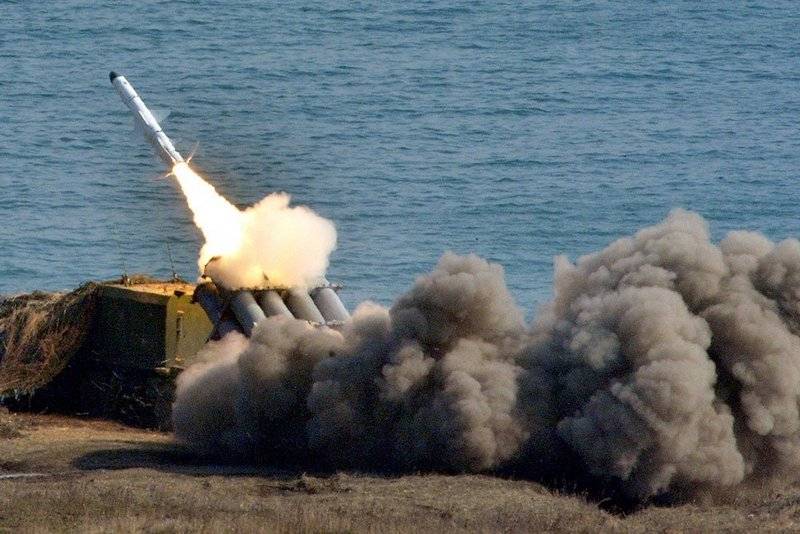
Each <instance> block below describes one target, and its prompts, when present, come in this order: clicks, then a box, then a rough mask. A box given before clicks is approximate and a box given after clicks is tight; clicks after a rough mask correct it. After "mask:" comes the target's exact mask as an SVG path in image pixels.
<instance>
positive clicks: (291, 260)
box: [172, 163, 336, 289]
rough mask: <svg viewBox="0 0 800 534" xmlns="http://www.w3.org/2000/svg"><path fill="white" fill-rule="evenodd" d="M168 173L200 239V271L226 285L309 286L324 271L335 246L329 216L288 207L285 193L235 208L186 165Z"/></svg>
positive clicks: (332, 227) (233, 286)
mask: <svg viewBox="0 0 800 534" xmlns="http://www.w3.org/2000/svg"><path fill="white" fill-rule="evenodd" d="M172 172H173V174H174V175H175V176H176V178H177V179H178V183H179V185H180V187H181V190H182V191H183V193H184V195H185V196H186V200H187V202H188V204H189V208H190V209H191V210H192V213H193V215H194V222H195V224H196V225H197V227H198V228H200V230H201V231H202V232H203V237H204V238H205V244H204V245H203V248H202V249H201V251H200V259H199V261H198V263H199V267H200V272H205V274H207V275H209V276H210V277H211V278H213V279H214V281H215V282H217V283H219V284H222V285H223V286H225V287H227V288H229V289H236V288H241V287H247V288H252V287H262V286H264V285H265V283H268V284H269V285H276V286H287V287H295V286H313V285H314V284H316V283H317V282H318V281H319V279H320V278H321V277H322V276H324V274H325V271H326V270H327V268H328V257H329V256H330V253H331V252H332V251H333V249H334V248H335V247H336V229H335V228H334V226H333V223H331V222H330V221H329V220H327V219H324V218H322V217H320V216H319V215H317V214H316V213H314V212H313V211H312V210H310V209H309V208H306V207H304V206H289V201H290V200H291V197H290V196H289V195H287V194H285V193H275V194H272V195H269V196H267V197H266V198H264V199H263V200H261V201H260V202H258V203H257V204H255V205H253V206H251V207H249V208H247V209H245V210H239V209H238V208H237V207H236V206H234V205H233V204H231V203H230V202H228V201H227V200H226V199H225V198H224V197H223V196H222V195H220V194H219V193H217V191H216V190H215V189H214V187H213V186H212V185H211V184H209V183H208V182H206V181H205V180H203V178H202V177H201V176H200V175H198V174H197V173H196V172H194V171H193V170H192V169H191V167H189V166H188V165H187V164H185V163H179V164H177V165H175V167H174V168H173V171H172ZM212 260H213V261H212Z"/></svg>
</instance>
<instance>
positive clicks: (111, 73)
mask: <svg viewBox="0 0 800 534" xmlns="http://www.w3.org/2000/svg"><path fill="white" fill-rule="evenodd" d="M117 76H119V74H117V73H116V72H114V71H113V70H112V71H111V72H109V73H108V79H109V80H111V83H114V78H116V77H117Z"/></svg>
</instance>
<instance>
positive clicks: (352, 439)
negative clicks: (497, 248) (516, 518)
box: [174, 210, 800, 498]
mask: <svg viewBox="0 0 800 534" xmlns="http://www.w3.org/2000/svg"><path fill="white" fill-rule="evenodd" d="M798 334H800V242H798V241H797V240H787V241H784V242H782V243H780V244H777V245H776V244H774V243H772V242H770V241H769V240H767V239H766V238H764V237H763V236H759V235H757V234H753V233H748V232H733V233H731V234H729V235H728V236H727V237H726V238H725V239H724V240H723V241H722V242H721V243H720V244H719V245H715V244H714V243H712V242H711V240H710V236H709V232H708V228H707V225H706V223H705V221H704V220H703V219H702V218H701V217H700V216H698V215H696V214H693V213H689V212H685V211H682V210H676V211H674V212H672V213H671V214H670V215H669V216H668V217H667V219H666V220H664V221H663V222H661V223H659V224H657V225H655V226H653V227H650V228H645V229H643V230H641V231H640V232H638V233H637V234H636V235H634V236H631V237H627V238H623V239H620V240H618V241H616V242H614V243H612V244H610V245H609V246H608V247H606V248H605V249H603V250H601V251H599V252H597V253H594V254H590V255H587V256H585V257H582V258H580V259H578V261H577V262H576V263H575V264H572V263H570V262H569V261H568V260H566V259H565V258H558V259H557V261H556V273H555V287H554V297H553V299H552V301H551V302H549V303H548V304H547V305H546V306H544V307H543V308H542V309H541V310H540V311H539V313H538V316H537V318H536V320H535V321H534V323H533V324H532V325H530V326H526V325H525V324H524V322H523V319H522V313H521V312H520V310H519V309H518V308H517V306H516V305H515V304H514V302H513V299H512V298H511V296H510V294H509V292H508V290H507V288H506V286H505V283H504V278H503V272H502V268H501V267H499V266H497V265H493V264H490V263H487V262H485V261H484V260H481V259H480V258H477V257H475V256H467V257H460V256H455V255H452V254H446V255H445V256H444V257H443V258H442V259H441V261H440V262H439V265H438V266H437V267H436V269H435V270H434V271H433V272H432V273H431V274H429V275H426V276H423V277H420V278H419V279H418V280H417V282H416V283H415V284H414V286H413V287H412V288H411V289H410V290H409V291H408V292H407V293H406V294H405V295H403V296H401V297H400V298H399V299H398V300H397V302H396V303H395V304H394V306H392V307H391V308H390V309H385V308H382V307H380V306H378V305H375V304H371V303H365V304H362V305H361V306H360V307H359V308H358V309H357V310H356V312H355V313H354V316H353V319H352V321H351V322H349V323H348V324H347V325H345V326H344V327H343V329H342V330H341V331H340V332H335V331H332V330H329V329H325V328H321V329H320V328H313V327H310V326H308V325H307V324H305V323H302V322H299V321H294V320H286V319H283V318H270V319H267V320H265V321H262V323H260V324H259V325H258V326H257V328H256V332H255V333H254V336H253V338H252V339H251V340H250V341H249V342H247V343H245V345H246V346H245V347H244V348H242V347H241V345H239V343H240V342H241V340H236V339H234V340H232V341H230V343H232V344H236V345H237V346H235V347H232V348H231V347H226V346H225V345H224V344H225V343H229V341H228V340H224V341H223V345H217V346H215V347H211V348H209V352H210V353H215V354H216V356H214V357H211V359H210V360H208V361H207V362H206V363H202V364H198V365H197V366H193V367H191V368H190V369H189V370H187V371H186V373H185V374H184V375H182V377H181V379H180V381H179V384H178V386H179V387H178V393H177V400H176V404H175V408H174V422H175V430H176V434H177V436H178V437H179V438H180V439H182V440H184V441H186V442H187V443H190V444H192V445H194V446H196V447H197V448H198V449H203V450H218V451H221V452H222V453H223V454H232V455H237V456H241V455H249V456H256V457H259V458H262V459H272V460H275V459H281V460H291V461H302V460H304V459H308V458H313V459H314V460H315V461H323V462H326V463H328V464H329V465H331V466H334V467H340V468H344V467H367V468H380V469H386V468H390V469H398V470H416V469H440V470H452V471H486V470H494V469H500V468H504V467H507V466H514V467H515V468H517V469H518V470H522V471H529V472H542V471H550V472H559V471H562V472H564V473H565V475H566V474H569V476H577V477H589V478H591V477H594V478H596V479H597V480H608V481H614V482H615V484H617V485H619V486H620V487H622V488H623V489H624V491H626V492H627V493H628V494H629V495H631V496H635V497H638V498H646V497H647V496H650V495H654V494H657V493H660V492H664V491H669V490H673V489H677V488H698V487H712V488H713V487H723V486H731V485H734V484H737V483H739V482H741V481H743V480H746V479H747V478H748V477H751V478H752V477H761V476H773V475H775V474H778V473H781V474H782V476H786V475H787V473H788V474H789V476H792V475H791V474H792V473H794V472H796V468H797V467H798V464H800V409H799V407H800V337H798ZM237 351H238V353H237ZM214 358H216V359H214ZM223 390H224V393H222V391H223ZM565 465H570V466H572V468H571V469H569V470H565V468H564V466H565Z"/></svg>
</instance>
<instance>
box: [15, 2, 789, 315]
mask: <svg viewBox="0 0 800 534" xmlns="http://www.w3.org/2000/svg"><path fill="white" fill-rule="evenodd" d="M130 4H132V5H125V6H120V5H117V3H111V2H104V3H100V2H90V1H82V2H77V1H66V0H65V1H59V2H44V1H36V0H30V1H28V0H25V1H18V2H16V1H11V2H9V1H8V0H0V125H2V129H1V131H2V133H0V186H1V187H0V221H2V224H0V291H1V292H16V291H23V290H30V289H34V288H42V289H62V288H69V287H72V286H74V285H76V284H78V283H80V282H82V281H85V280H88V279H98V278H105V277H113V276H118V275H119V274H120V273H121V272H123V271H127V272H147V273H152V274H156V275H160V276H167V275H168V274H169V273H170V270H171V267H170V259H169V258H170V253H169V251H168V250H171V255H172V257H173V263H174V265H175V268H176V270H177V271H178V273H179V274H180V275H182V276H184V277H186V278H189V279H192V278H194V277H195V276H196V275H197V270H196V267H195V258H196V255H197V251H198V248H199V246H200V239H199V235H198V233H197V231H196V230H195V229H194V226H193V225H192V223H191V219H190V214H189V212H188V210H187V208H186V206H185V205H184V203H183V200H182V197H181V196H180V193H179V192H178V190H177V189H176V187H175V184H174V183H173V182H172V181H171V179H165V178H164V177H163V176H162V173H163V168H162V166H161V165H160V164H159V163H158V162H157V161H156V160H155V159H154V157H153V156H152V155H151V150H150V148H149V146H148V145H147V144H145V143H144V142H143V140H142V139H141V138H140V137H139V136H138V134H136V133H135V132H133V131H132V129H131V121H130V117H129V116H128V114H127V113H126V110H125V108H124V106H123V105H122V103H121V102H120V101H119V98H118V97H117V95H116V93H115V92H114V91H113V90H112V87H111V86H110V84H109V82H108V77H107V75H108V71H109V70H111V69H114V70H116V71H118V72H120V73H123V74H125V75H126V76H127V77H128V78H129V79H130V80H131V82H132V83H133V84H134V85H135V86H136V87H137V89H138V90H139V91H140V93H141V94H142V95H143V97H144V99H145V101H146V102H148V103H149V104H150V105H151V106H152V107H155V108H161V109H167V110H170V111H171V115H170V117H169V120H168V121H167V122H166V123H165V124H164V128H165V130H166V131H167V132H168V133H169V134H170V135H171V137H173V139H174V140H175V141H176V144H177V145H178V148H179V149H180V150H182V151H184V153H189V152H192V151H193V150H194V152H195V153H196V156H195V158H194V160H193V163H194V166H195V167H196V168H197V169H198V170H199V171H201V172H202V173H203V174H204V175H205V176H207V177H208V179H209V180H210V181H211V182H213V183H214V184H215V185H216V186H217V187H218V189H219V190H220V191H221V192H223V193H224V194H225V195H226V196H227V197H228V198H230V199H231V200H233V201H235V202H236V203H238V204H240V205H242V206H244V205H247V204H249V203H252V202H254V201H256V200H258V199H260V198H261V197H262V196H264V195H265V194H267V193H269V192H272V191H276V190H283V191H288V192H290V193H292V194H293V195H294V199H295V200H296V202H298V203H302V204H307V205H309V206H311V207H313V208H314V209H315V210H317V211H318V212H320V213H321V214H323V215H324V216H326V217H328V218H330V219H332V220H333V221H335V223H336V225H337V227H338V231H339V248H338V250H337V251H336V252H335V254H334V256H333V258H332V265H331V269H330V275H331V276H330V278H332V279H336V280H340V281H342V282H344V284H345V285H346V287H347V289H346V290H345V292H344V293H343V296H344V298H345V301H346V302H347V303H348V304H349V305H350V306H353V305H355V304H356V303H357V302H359V301H361V300H363V299H367V298H373V299H377V300H378V301H381V302H386V303H388V302H390V301H391V300H392V298H393V296H394V295H396V294H397V293H398V292H400V291H402V290H403V289H404V288H405V287H407V286H408V285H409V284H410V283H412V281H413V279H414V278H415V276H416V275H418V274H420V273H423V272H426V271H428V270H429V269H430V268H431V267H432V265H433V264H434V263H435V262H436V260H437V258H438V257H439V255H440V254H441V253H442V252H443V251H445V250H454V251H457V252H476V253H478V254H480V255H482V256H485V257H486V258H489V259H491V260H493V261H497V262H499V263H501V264H502V265H504V266H505V268H506V272H507V277H508V283H509V286H510V287H511V289H512V291H513V293H514V294H515V296H516V297H517V299H518V301H519V303H520V304H521V305H522V306H524V307H525V308H526V309H528V310H531V309H533V308H534V306H535V305H536V304H537V303H540V302H542V301H544V300H546V299H547V297H548V296H549V294H550V291H551V290H550V286H551V281H552V258H553V256H554V255H557V254H567V255H569V256H570V257H572V258H575V257H577V256H578V255H580V254H584V253H587V252H590V251H592V250H595V249H597V248H599V247H602V246H603V245H605V244H606V243H608V242H609V241H611V240H613V239H614V238H616V237H618V236H620V235H623V234H628V233H631V232H633V231H635V230H636V229H637V228H640V227H641V226H644V225H649V224H652V223H654V222H657V221H658V220H660V219H661V218H662V217H663V216H665V215H666V213H667V212H668V211H669V210H670V208H672V207H677V206H680V207H685V208H690V209H693V210H697V211H699V212H700V213H702V214H703V215H704V216H705V217H707V218H708V219H709V221H710V223H711V227H712V230H713V233H714V235H715V236H716V237H720V236H721V235H723V234H724V233H725V232H726V231H728V230H730V229H736V228H747V229H751V230H759V231H762V232H764V233H766V234H767V235H769V236H770V237H772V238H775V239H778V238H784V237H788V236H797V235H798V234H800V228H798V220H799V219H798V218H799V216H800V206H799V205H798V200H799V199H800V180H798V179H799V178H800V132H799V131H798V129H799V128H798V125H800V32H798V28H800V4H798V3H796V2H777V1H771V2H764V3H760V4H759V3H746V4H745V3H735V4H734V3H731V2H713V1H708V2H702V3H701V2H664V3H659V4H653V3H645V2H638V1H636V2H634V1H631V2H522V3H520V2H498V1H491V2H489V1H487V2H476V1H469V2H452V1H451V2H445V1H426V2H421V1H417V2H415V1H409V2H391V3H390V2H344V1H338V2H335V1H321V2H315V3H313V4H309V5H307V6H304V5H302V4H303V3H301V2H227V1H225V2H223V1H211V0H204V1H200V2H180V1H175V0H170V1H159V2H155V1H146V2H132V3H130ZM520 4H522V5H520Z"/></svg>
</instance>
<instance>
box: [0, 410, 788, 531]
mask: <svg viewBox="0 0 800 534" xmlns="http://www.w3.org/2000/svg"><path fill="white" fill-rule="evenodd" d="M601 508H602V503H596V502H590V501H587V500H586V499H585V498H583V497H581V496H580V495H568V494H560V493H558V492H554V491H552V490H549V489H547V488H545V487H543V486H541V485H539V484H537V483H534V482H529V481H518V480H506V479H502V478H497V477H492V476H475V475H462V476H448V475H429V474H426V475H409V476H401V477H385V476H376V475H365V474H357V473H335V474H319V473H317V474H313V473H303V472H302V471H299V470H276V469H267V468H263V467H261V468H259V467H251V466H231V465H209V464H204V463H201V462H199V461H198V460H197V459H196V458H194V457H193V456H192V455H191V454H189V453H188V452H187V451H185V450H184V449H182V448H181V447H179V446H177V445H175V444H174V443H173V442H172V439H171V436H170V435H169V434H165V433H159V432H152V431H146V430H140V429H132V428H129V427H125V426H121V425H118V424H116V423H111V422H107V421H93V420H85V419H79V418H67V417H60V416H43V415H27V414H25V415H21V414H13V415H12V414H8V413H7V412H4V411H3V410H2V408H0V532H64V531H71V532H75V531H79V532H232V531H239V532H251V531H262V532H381V533H392V532H415V533H418V532H459V531H470V532H498V531H501V532H502V531H505V532H524V531H530V532H543V531H554V532H555V531H570V532H589V531H591V532H596V531H598V530H599V531H614V532H654V531H655V532H659V531H660V532H682V531H693V532H698V531H744V530H749V531H754V530H759V531H770V530H774V531H777V530H781V531H786V530H796V531H797V530H800V486H795V485H790V484H782V485H779V484H771V485H767V484H761V485H759V486H757V487H755V486H753V487H749V488H743V489H740V490H738V491H735V492H729V493H728V494H726V495H715V496H709V497H706V498H704V499H695V501H694V502H689V503H685V504H681V505H672V506H649V507H646V508H644V509H642V510H639V511H637V512H635V513H631V514H628V515H626V516H622V515H615V514H612V513H609V512H606V511H603V510H602V509H601Z"/></svg>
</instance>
